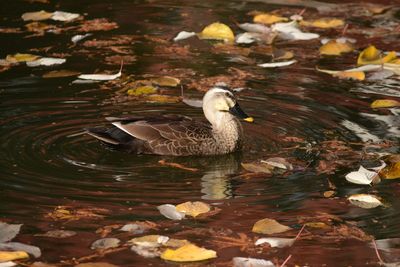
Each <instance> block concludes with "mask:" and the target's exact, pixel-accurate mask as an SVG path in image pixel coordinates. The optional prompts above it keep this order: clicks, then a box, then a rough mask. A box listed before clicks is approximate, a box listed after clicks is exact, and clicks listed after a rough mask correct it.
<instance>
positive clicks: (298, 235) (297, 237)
mask: <svg viewBox="0 0 400 267" xmlns="http://www.w3.org/2000/svg"><path fill="white" fill-rule="evenodd" d="M305 227H306V225H305V224H303V227H301V229H300V231H299V232H298V233H297V235H296V237H295V238H294V240H297V239H299V237H300V235H301V233H302V232H303V230H304V228H305Z"/></svg>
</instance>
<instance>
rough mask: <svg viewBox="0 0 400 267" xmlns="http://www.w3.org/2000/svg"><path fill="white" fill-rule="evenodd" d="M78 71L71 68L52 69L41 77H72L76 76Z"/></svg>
mask: <svg viewBox="0 0 400 267" xmlns="http://www.w3.org/2000/svg"><path fill="white" fill-rule="evenodd" d="M79 74H80V72H77V71H72V70H52V71H49V72H47V73H45V74H43V76H42V77H43V78H63V77H72V76H78V75H79Z"/></svg>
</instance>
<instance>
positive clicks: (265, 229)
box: [252, 218, 292, 234]
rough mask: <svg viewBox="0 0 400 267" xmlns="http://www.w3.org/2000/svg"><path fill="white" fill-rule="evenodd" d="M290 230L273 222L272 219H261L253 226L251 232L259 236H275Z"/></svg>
mask: <svg viewBox="0 0 400 267" xmlns="http://www.w3.org/2000/svg"><path fill="white" fill-rule="evenodd" d="M291 229H292V228H290V227H288V226H286V225H283V224H280V223H279V222H277V221H275V220H273V219H268V218H265V219H262V220H259V221H257V222H256V223H255V224H254V226H253V229H252V231H253V232H254V233H259V234H277V233H283V232H286V231H288V230H291Z"/></svg>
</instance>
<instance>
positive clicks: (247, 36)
mask: <svg viewBox="0 0 400 267" xmlns="http://www.w3.org/2000/svg"><path fill="white" fill-rule="evenodd" d="M259 40H260V34H259V33H255V32H245V33H241V34H238V35H237V36H236V37H235V42H236V43H237V44H251V43H254V42H257V41H259Z"/></svg>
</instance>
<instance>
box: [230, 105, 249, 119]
mask: <svg viewBox="0 0 400 267" xmlns="http://www.w3.org/2000/svg"><path fill="white" fill-rule="evenodd" d="M229 113H231V114H232V115H234V116H236V117H238V118H239V119H242V120H244V121H247V122H253V121H254V119H253V117H250V116H249V115H247V114H246V113H244V111H243V110H242V109H241V108H240V106H239V104H238V103H236V104H235V105H234V106H233V107H231V108H230V109H229Z"/></svg>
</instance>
